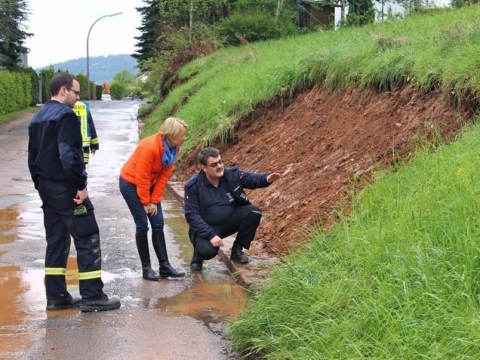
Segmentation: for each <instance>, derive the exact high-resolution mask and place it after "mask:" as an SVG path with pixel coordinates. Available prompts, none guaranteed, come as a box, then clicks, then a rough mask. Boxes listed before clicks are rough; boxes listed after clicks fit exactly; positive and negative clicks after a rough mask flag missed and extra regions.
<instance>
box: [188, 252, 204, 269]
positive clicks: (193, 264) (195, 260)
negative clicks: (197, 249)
mask: <svg viewBox="0 0 480 360" xmlns="http://www.w3.org/2000/svg"><path fill="white" fill-rule="evenodd" d="M202 268H203V260H202V259H201V258H200V256H198V255H196V254H195V253H194V254H193V256H192V261H190V270H192V271H202Z"/></svg>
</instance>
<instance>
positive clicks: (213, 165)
mask: <svg viewBox="0 0 480 360" xmlns="http://www.w3.org/2000/svg"><path fill="white" fill-rule="evenodd" d="M223 164H225V160H223V159H220V160H218V161H217V162H214V163H211V164H210V165H207V166H208V167H211V168H216V167H217V166H219V165H223Z"/></svg>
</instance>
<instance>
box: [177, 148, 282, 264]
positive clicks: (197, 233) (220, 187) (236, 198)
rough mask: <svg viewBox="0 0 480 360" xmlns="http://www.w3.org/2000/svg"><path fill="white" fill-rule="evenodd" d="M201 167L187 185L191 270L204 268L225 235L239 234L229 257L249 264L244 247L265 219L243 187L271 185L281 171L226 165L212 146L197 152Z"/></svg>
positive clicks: (186, 214) (185, 205)
mask: <svg viewBox="0 0 480 360" xmlns="http://www.w3.org/2000/svg"><path fill="white" fill-rule="evenodd" d="M198 160H199V162H200V166H201V170H200V172H199V173H198V174H196V175H194V176H193V177H192V178H190V179H189V180H188V181H187V183H186V184H185V198H184V210H185V219H186V220H187V222H188V225H190V230H189V236H190V241H191V243H192V244H193V249H194V253H193V257H192V261H191V263H190V269H191V270H194V271H200V270H202V264H203V261H204V260H210V259H212V258H213V257H215V256H216V255H217V253H218V249H219V248H220V246H223V240H222V238H225V237H227V236H229V235H233V234H235V233H237V236H236V238H235V241H234V243H233V246H232V251H231V254H230V259H232V260H233V261H236V262H239V263H248V261H249V259H248V257H247V255H245V254H244V253H243V251H242V250H243V249H249V248H250V243H251V242H252V240H253V238H254V237H255V232H256V231H257V227H258V225H259V224H260V220H261V218H262V211H261V210H260V209H259V208H258V207H257V206H255V205H252V203H250V201H249V200H248V198H247V195H246V194H245V192H244V191H243V189H244V188H245V189H258V188H264V187H267V186H269V185H270V184H271V183H273V182H275V181H277V180H278V179H279V178H280V174H279V173H271V174H270V173H252V172H247V171H242V170H240V169H238V168H237V167H233V168H225V167H224V161H223V159H222V158H221V156H220V152H219V151H218V150H217V149H215V148H212V147H208V148H205V149H203V150H202V151H200V153H199V154H198Z"/></svg>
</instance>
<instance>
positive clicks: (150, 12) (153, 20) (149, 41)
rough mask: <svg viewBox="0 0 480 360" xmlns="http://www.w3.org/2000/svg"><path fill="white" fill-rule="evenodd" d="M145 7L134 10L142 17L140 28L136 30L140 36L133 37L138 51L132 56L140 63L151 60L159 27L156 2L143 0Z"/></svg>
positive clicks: (156, 0)
mask: <svg viewBox="0 0 480 360" xmlns="http://www.w3.org/2000/svg"><path fill="white" fill-rule="evenodd" d="M144 2H145V3H146V4H147V6H144V7H138V8H136V10H137V11H138V12H140V14H141V15H142V26H140V27H139V28H137V29H138V30H140V32H141V35H140V36H138V37H135V39H136V40H138V43H137V44H136V45H135V46H136V47H137V48H138V50H137V51H136V53H135V54H132V56H133V57H134V58H135V59H137V60H138V61H139V62H140V63H141V62H143V61H145V60H148V59H150V58H152V57H153V56H154V55H155V52H156V48H157V46H156V45H157V39H158V37H159V29H160V27H161V25H162V24H161V21H160V11H159V5H158V0H144Z"/></svg>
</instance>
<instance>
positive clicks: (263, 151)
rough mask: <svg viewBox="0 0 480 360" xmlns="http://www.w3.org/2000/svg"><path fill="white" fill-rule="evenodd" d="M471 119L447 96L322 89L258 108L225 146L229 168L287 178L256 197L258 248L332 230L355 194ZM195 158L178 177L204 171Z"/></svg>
mask: <svg viewBox="0 0 480 360" xmlns="http://www.w3.org/2000/svg"><path fill="white" fill-rule="evenodd" d="M471 118H472V116H471V114H470V113H469V112H468V111H465V110H459V109H456V108H455V107H454V106H453V105H452V104H451V103H449V102H448V101H447V100H445V98H444V96H443V95H442V94H440V93H429V94H425V93H420V92H418V91H413V90H408V89H400V90H394V91H388V92H382V93H374V92H369V91H366V90H364V89H350V90H347V91H341V92H325V91H323V90H322V89H320V88H315V89H313V90H311V91H309V92H306V93H303V94H301V95H300V96H298V97H297V98H296V100H295V101H294V102H292V103H291V104H290V105H288V106H286V107H285V106H282V105H275V106H271V107H269V108H266V109H259V110H257V111H256V112H255V114H253V116H251V117H249V118H248V119H244V120H242V121H241V122H240V123H239V124H238V126H237V130H236V133H235V141H234V142H233V144H230V145H228V146H227V147H225V148H221V147H220V149H221V151H222V157H223V158H224V159H225V160H226V162H227V165H228V166H233V165H238V166H239V167H240V168H242V169H245V170H250V171H278V172H281V173H283V178H282V179H280V180H279V181H277V182H276V183H275V184H274V185H272V186H270V187H269V188H267V189H263V190H262V189H260V190H255V191H251V192H250V193H249V197H250V199H251V200H252V202H253V203H255V204H257V205H259V206H260V207H261V208H262V209H263V212H264V216H263V220H262V224H261V226H260V228H259V231H258V232H257V236H256V238H257V239H258V240H259V246H262V247H264V248H265V250H266V251H267V252H270V253H273V254H275V255H277V256H281V255H285V254H287V253H288V252H290V251H291V250H292V249H295V248H296V247H297V246H298V245H299V244H301V243H303V242H305V241H307V239H308V237H306V236H305V235H304V234H305V232H304V231H302V229H305V228H306V227H308V226H310V225H312V224H314V223H318V222H321V223H322V224H324V225H325V226H328V225H329V224H331V221H332V219H334V218H335V216H334V213H335V209H337V208H340V209H341V210H342V211H345V209H348V204H349V200H350V196H351V191H352V189H360V188H361V187H362V186H363V185H364V184H365V183H366V182H368V181H370V180H371V179H372V175H373V174H374V173H375V172H376V171H378V170H381V169H385V168H387V167H389V166H391V165H392V164H394V163H396V162H398V161H399V160H401V159H408V158H409V156H410V155H411V152H412V150H413V148H414V147H415V145H416V144H419V141H422V139H429V140H435V139H438V137H439V136H441V137H443V138H444V139H447V140H452V139H453V138H454V137H455V135H456V134H457V133H458V130H459V129H460V128H461V127H462V125H464V124H465V123H466V122H468V121H470V119H471ZM214 146H215V145H214ZM217 147H219V146H217ZM196 153H197V152H196V151H195V152H194V153H192V154H190V156H188V157H187V158H185V159H184V160H183V161H181V162H180V163H179V164H177V166H176V169H175V171H174V175H173V178H172V180H175V181H185V180H186V179H188V178H189V177H190V176H191V175H192V174H194V173H195V172H196V171H197V167H196V164H195V159H196Z"/></svg>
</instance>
